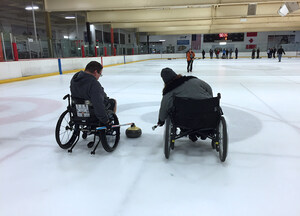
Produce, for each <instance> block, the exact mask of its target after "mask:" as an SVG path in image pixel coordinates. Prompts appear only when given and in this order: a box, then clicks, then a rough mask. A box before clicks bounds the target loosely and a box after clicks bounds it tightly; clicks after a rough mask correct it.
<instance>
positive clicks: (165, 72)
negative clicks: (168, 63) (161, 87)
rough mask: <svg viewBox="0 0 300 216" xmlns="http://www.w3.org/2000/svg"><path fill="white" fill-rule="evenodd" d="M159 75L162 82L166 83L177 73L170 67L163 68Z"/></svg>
mask: <svg viewBox="0 0 300 216" xmlns="http://www.w3.org/2000/svg"><path fill="white" fill-rule="evenodd" d="M160 76H161V78H162V79H163V81H164V83H168V82H170V81H171V80H173V79H174V78H175V77H176V76H177V74H176V73H175V72H174V71H173V70H172V69H171V68H164V69H162V70H161V73H160Z"/></svg>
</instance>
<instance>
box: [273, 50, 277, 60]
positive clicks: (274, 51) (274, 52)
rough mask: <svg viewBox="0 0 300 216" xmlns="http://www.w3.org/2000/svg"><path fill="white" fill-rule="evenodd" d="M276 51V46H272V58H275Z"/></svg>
mask: <svg viewBox="0 0 300 216" xmlns="http://www.w3.org/2000/svg"><path fill="white" fill-rule="evenodd" d="M276 51H277V50H276V48H275V47H274V48H273V58H276Z"/></svg>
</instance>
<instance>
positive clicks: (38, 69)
mask: <svg viewBox="0 0 300 216" xmlns="http://www.w3.org/2000/svg"><path fill="white" fill-rule="evenodd" d="M260 56H262V57H266V56H267V54H266V52H261V53H260ZM288 56H292V57H293V56H296V51H293V52H286V55H284V56H283V57H288ZM196 57H202V55H201V53H196ZM214 57H215V56H214ZM232 57H234V53H233V55H232ZM239 57H246V58H251V53H250V52H239ZM161 58H163V59H167V58H185V53H174V54H145V55H126V56H125V62H126V63H129V62H134V61H140V60H147V59H161ZM206 58H209V54H206ZM90 61H98V62H101V57H87V58H65V59H61V66H62V71H69V70H79V69H83V68H85V66H86V65H87V64H88V63H89V62H90ZM123 63H124V56H107V57H103V65H104V66H107V65H113V64H123ZM55 72H59V67H58V59H42V60H28V61H17V62H0V80H6V79H12V78H20V77H27V76H33V75H40V74H48V73H55Z"/></svg>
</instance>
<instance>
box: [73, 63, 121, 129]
mask: <svg viewBox="0 0 300 216" xmlns="http://www.w3.org/2000/svg"><path fill="white" fill-rule="evenodd" d="M102 71H103V67H102V65H101V64H100V63H99V62H97V61H91V62H90V63H88V64H87V65H86V67H85V70H84V71H79V72H77V73H76V74H75V75H74V76H73V78H72V80H71V85H70V90H71V94H72V97H75V98H81V99H84V100H89V101H90V102H91V103H92V105H93V107H94V111H95V115H96V117H97V119H98V120H99V123H100V124H101V125H105V126H107V127H108V128H109V126H110V124H109V118H108V115H107V110H111V111H113V112H116V100H115V99H112V98H109V97H107V95H106V93H105V92H104V89H103V87H102V86H101V84H100V83H99V82H98V79H99V78H100V76H102Z"/></svg>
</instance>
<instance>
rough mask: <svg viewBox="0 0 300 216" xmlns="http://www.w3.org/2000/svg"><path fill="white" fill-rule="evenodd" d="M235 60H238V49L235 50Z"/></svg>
mask: <svg viewBox="0 0 300 216" xmlns="http://www.w3.org/2000/svg"><path fill="white" fill-rule="evenodd" d="M234 52H235V59H237V58H238V55H239V50H238V48H235V51H234Z"/></svg>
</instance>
